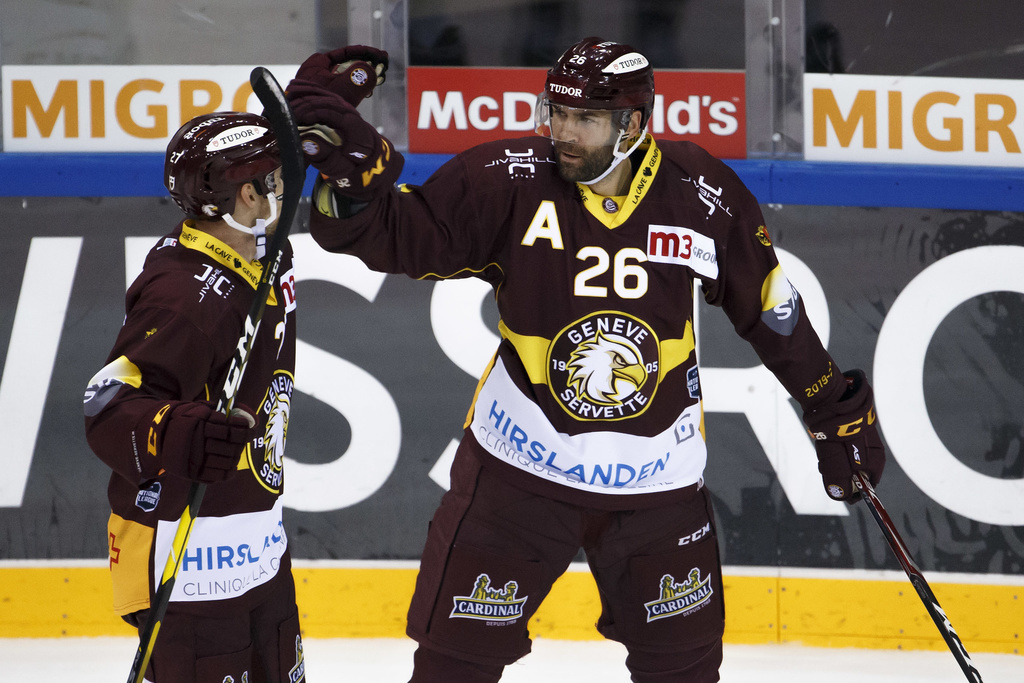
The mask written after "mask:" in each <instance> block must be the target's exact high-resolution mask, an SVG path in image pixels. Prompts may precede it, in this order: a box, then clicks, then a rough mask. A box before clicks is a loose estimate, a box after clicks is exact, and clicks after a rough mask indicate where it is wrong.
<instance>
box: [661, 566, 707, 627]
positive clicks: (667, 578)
mask: <svg viewBox="0 0 1024 683" xmlns="http://www.w3.org/2000/svg"><path fill="white" fill-rule="evenodd" d="M714 592H715V590H714V589H713V588H712V587H711V575H710V574H708V575H707V576H705V577H704V578H703V579H702V578H700V569H698V568H697V567H694V568H693V569H691V570H690V574H689V576H687V577H686V580H685V581H683V582H681V583H677V582H676V579H675V577H674V576H672V575H671V574H665V575H664V576H662V577H661V597H659V598H658V599H657V600H652V601H651V602H645V603H644V607H645V608H646V609H647V623H648V624H649V623H651V622H652V621H657V620H658V619H666V618H668V617H674V616H676V615H680V614H681V615H686V614H689V613H691V612H694V611H696V610H698V609H700V608H701V607H703V606H704V605H705V604H706V603H707V601H708V600H709V599H710V598H711V596H712V594H714Z"/></svg>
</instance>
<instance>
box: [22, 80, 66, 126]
mask: <svg viewBox="0 0 1024 683" xmlns="http://www.w3.org/2000/svg"><path fill="white" fill-rule="evenodd" d="M62 112H63V113H64V137H66V138H77V137H78V81H67V80H64V81H58V83H57V88H56V90H54V91H53V99H52V100H50V106H48V107H44V106H43V103H42V102H40V101H39V94H38V93H37V92H36V89H35V87H34V86H33V85H32V81H21V80H19V81H11V124H12V126H11V128H12V131H13V133H14V137H16V138H27V137H28V115H29V114H31V115H32V118H33V119H34V120H35V122H36V125H37V126H38V127H39V134H40V135H42V136H43V137H44V138H48V137H50V135H51V134H52V133H53V128H54V126H56V125H57V117H59V116H60V115H61V113H62Z"/></svg>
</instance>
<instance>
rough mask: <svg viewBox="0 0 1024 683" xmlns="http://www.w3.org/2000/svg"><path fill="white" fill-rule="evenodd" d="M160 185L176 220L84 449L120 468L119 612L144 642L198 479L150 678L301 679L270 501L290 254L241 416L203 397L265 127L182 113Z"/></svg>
mask: <svg viewBox="0 0 1024 683" xmlns="http://www.w3.org/2000/svg"><path fill="white" fill-rule="evenodd" d="M164 183H165V184H166V186H167V189H168V190H169V192H170V194H171V197H172V198H173V199H174V200H175V201H176V202H177V204H178V206H180V207H181V209H182V211H183V212H184V213H185V215H186V218H185V220H184V221H183V222H181V223H180V224H179V225H178V226H177V227H175V228H174V229H173V230H172V231H171V232H170V233H168V234H167V235H165V236H163V237H161V238H160V239H159V240H157V241H156V243H155V245H154V246H153V248H152V249H151V250H150V252H149V255H148V256H147V257H146V261H145V265H144V267H143V270H142V273H141V274H140V275H139V276H138V278H137V279H136V280H135V281H134V282H133V283H132V285H131V286H130V287H129V289H128V293H127V297H126V306H125V310H126V315H125V320H124V325H123V326H122V328H121V330H120V332H119V333H118V335H117V340H116V341H115V343H114V347H113V349H112V350H111V352H110V355H109V356H108V358H107V365H106V366H105V367H104V368H103V369H101V370H100V371H99V372H98V373H97V374H96V376H95V377H93V378H92V380H91V381H90V383H89V388H88V390H87V391H86V395H85V428H86V436H87V438H88V441H89V445H90V446H91V448H92V449H93V451H94V452H95V453H96V455H97V456H99V458H100V459H101V460H103V462H105V463H106V464H107V465H108V466H109V467H110V468H111V469H112V470H113V472H112V474H111V477H110V483H109V486H108V490H107V492H108V498H109V500H110V506H111V515H110V520H109V523H108V539H109V547H110V571H111V577H112V579H113V587H114V609H115V611H116V613H117V614H119V615H121V616H122V617H123V618H124V619H125V621H127V622H128V623H130V624H132V625H133V626H136V627H138V628H139V629H140V631H141V629H142V628H143V627H144V626H145V624H146V621H147V616H148V608H149V606H150V601H151V599H152V597H153V592H154V590H155V586H156V585H157V584H158V583H159V581H160V575H161V572H162V571H163V567H164V562H165V561H166V558H167V555H168V552H169V550H170V548H171V542H172V538H173V536H174V534H175V530H176V527H177V520H178V519H179V518H180V517H181V515H182V511H183V510H184V508H185V502H186V497H187V494H188V490H189V487H190V484H191V482H193V481H198V482H205V483H206V484H207V485H208V486H207V489H206V494H205V497H204V499H203V503H202V506H201V507H200V510H199V517H198V518H197V519H196V521H195V525H194V527H193V529H192V533H191V538H190V542H189V546H188V548H187V549H186V550H185V552H184V553H183V556H182V560H181V570H180V573H179V574H178V578H177V581H176V583H175V585H174V591H173V593H172V594H171V598H170V599H171V602H170V604H169V606H168V609H167V613H166V615H165V617H164V620H163V621H162V623H161V625H160V631H159V637H158V638H157V639H156V644H155V648H154V651H153V655H152V658H151V660H150V666H149V669H148V671H147V673H146V678H147V680H149V681H155V682H156V683H169V682H170V683H182V682H190V681H195V682H196V683H223V682H224V681H249V683H256V682H257V681H265V682H275V683H276V682H295V681H302V680H305V679H304V671H305V664H304V661H303V654H302V641H301V638H300V636H299V615H298V609H297V607H296V603H295V586H294V582H293V579H292V574H291V560H290V556H289V552H288V539H287V536H286V535H285V531H284V527H283V526H282V514H281V513H282V506H281V499H280V497H281V493H282V491H283V488H284V472H283V469H282V468H283V464H284V448H285V436H286V434H287V431H288V421H289V412H290V405H291V397H292V393H293V386H294V377H293V372H294V369H295V291H294V282H295V279H294V272H293V269H292V253H291V248H290V246H287V245H286V247H285V252H284V254H283V257H282V262H281V266H280V273H281V274H280V275H279V276H278V278H277V282H275V283H274V284H273V289H272V291H271V293H270V295H269V300H268V302H267V306H266V309H265V313H264V316H263V319H262V322H261V324H260V326H259V329H258V332H257V334H256V337H255V340H254V341H253V344H252V349H251V352H250V355H249V359H248V363H247V365H246V368H245V373H244V375H243V378H242V381H241V384H240V386H239V388H238V390H237V393H236V396H235V404H234V405H235V406H236V408H235V409H234V410H232V412H231V416H230V417H229V416H226V415H224V414H223V413H221V412H218V411H217V410H215V409H214V403H213V402H214V401H215V400H216V398H217V396H218V393H219V392H220V391H221V388H222V387H223V386H224V382H225V377H226V374H227V371H228V368H229V364H230V361H231V359H232V356H233V354H234V353H235V349H236V347H237V345H238V342H239V337H240V336H241V335H242V332H243V329H244V325H245V322H246V318H247V314H248V312H249V309H250V306H251V304H252V301H253V297H254V295H255V290H256V286H257V283H258V282H259V280H260V275H261V272H262V264H261V263H260V261H259V258H261V257H262V256H263V251H265V248H266V240H267V235H268V234H273V230H274V228H275V227H276V221H277V216H278V211H279V204H280V196H281V194H282V192H283V185H282V181H281V156H280V152H279V150H278V146H277V140H276V138H275V136H274V133H273V131H272V129H271V125H270V123H269V121H267V120H266V119H264V118H263V117H261V116H256V115H254V114H248V113H239V112H218V113H213V114H207V115H203V116H199V117H197V118H194V119H192V120H191V121H189V122H188V123H186V124H185V125H184V126H182V127H181V129H180V130H178V132H177V133H175V135H174V136H173V137H172V139H171V141H170V143H169V144H168V147H167V156H166V162H165V166H164ZM239 406H241V407H239Z"/></svg>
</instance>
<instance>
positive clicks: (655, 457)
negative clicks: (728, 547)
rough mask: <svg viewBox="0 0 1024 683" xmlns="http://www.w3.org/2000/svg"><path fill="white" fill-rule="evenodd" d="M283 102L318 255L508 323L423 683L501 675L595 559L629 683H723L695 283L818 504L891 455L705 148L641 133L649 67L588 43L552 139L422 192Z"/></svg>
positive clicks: (476, 402)
mask: <svg viewBox="0 0 1024 683" xmlns="http://www.w3.org/2000/svg"><path fill="white" fill-rule="evenodd" d="M293 86H295V87H293V88H290V89H289V92H290V95H291V104H292V107H293V109H294V111H295V113H296V117H297V119H298V121H299V123H300V124H301V125H304V126H306V129H305V131H306V137H305V139H306V140H307V141H308V143H309V144H308V146H307V148H306V151H307V152H308V153H309V157H308V158H309V160H310V161H311V162H312V163H313V164H314V165H315V166H316V167H317V168H318V169H319V170H320V172H321V174H322V176H323V177H322V178H321V180H320V181H319V182H318V183H317V185H316V186H315V189H314V202H313V211H312V217H311V232H312V234H313V237H314V238H315V240H316V241H317V242H318V243H319V244H320V245H321V246H322V247H323V248H325V249H326V250H328V251H332V252H342V253H348V254H354V255H356V256H358V257H359V258H361V259H362V260H363V261H364V262H365V263H366V264H367V265H369V266H370V267H371V268H374V269H376V270H379V271H383V272H387V273H405V274H407V275H409V276H412V277H414V278H454V277H477V278H481V279H483V280H484V281H486V282H488V283H490V284H491V285H492V286H493V288H494V290H495V297H496V301H497V307H498V312H499V314H500V318H501V319H500V323H499V329H500V332H501V338H502V341H501V344H500V346H499V347H498V349H497V351H496V354H495V356H494V359H493V361H492V363H491V364H490V366H489V367H488V368H487V370H486V371H485V373H484V375H483V377H482V378H481V380H480V384H479V385H478V389H477V392H476V395H475V396H474V398H473V403H472V407H471V410H470V412H469V416H468V418H467V421H466V424H465V434H464V436H463V438H462V442H461V444H460V446H459V449H458V451H457V453H456V455H455V461H454V463H453V465H452V471H451V489H450V491H449V492H448V493H447V494H446V495H445V496H444V498H443V499H442V502H441V504H440V507H439V509H438V510H437V512H436V514H435V516H434V518H433V521H432V523H431V525H430V528H429V532H428V536H427V541H426V547H425V549H424V552H423V557H422V563H421V568H420V573H419V576H418V580H417V584H416V591H415V595H414V597H413V600H412V605H411V607H410V610H409V620H408V628H407V630H408V634H409V635H410V636H411V637H412V638H413V639H415V640H416V641H417V642H418V643H419V647H418V649H417V650H416V654H415V671H414V674H413V677H412V681H414V682H415V683H421V682H431V683H441V682H447V681H459V682H460V683H470V682H477V681H479V682H484V681H497V680H498V679H499V678H500V677H501V673H502V669H503V667H504V666H506V665H508V664H510V663H512V662H514V661H516V660H517V659H519V658H520V657H522V656H523V655H525V654H526V653H527V652H529V650H530V638H529V634H528V632H527V622H528V621H529V619H530V617H531V616H532V615H533V614H534V613H535V612H536V610H537V607H538V606H539V605H540V603H541V601H542V600H543V599H544V597H545V596H546V595H547V594H548V592H549V590H550V589H551V586H552V584H553V583H554V581H555V579H557V578H558V577H559V575H561V574H562V573H563V572H564V571H565V570H566V568H567V567H568V565H569V563H570V562H571V561H572V560H573V559H574V557H575V556H576V554H577V551H578V550H579V549H580V548H583V550H584V552H585V553H586V557H587V560H588V562H589V565H590V568H591V570H592V572H593V575H594V578H595V579H596V582H597V585H598V587H599V588H600V595H601V604H602V614H601V617H600V619H599V621H598V624H597V627H598V630H599V631H600V632H601V633H602V634H604V635H605V636H606V637H608V638H610V639H613V640H616V641H619V642H621V643H623V644H624V645H625V646H626V649H627V651H628V656H627V659H626V666H627V667H628V669H629V671H630V674H631V676H632V680H633V681H638V682H640V683H653V682H655V681H687V682H688V683H695V682H709V681H717V680H719V673H718V671H719V666H720V664H721V660H722V633H723V628H724V607H723V602H722V598H723V590H722V575H721V567H720V562H719V553H718V539H717V535H716V532H715V524H714V516H713V514H712V509H711V499H710V496H709V495H708V491H707V488H706V487H705V485H704V479H703V472H704V467H705V463H706V458H707V449H706V442H705V429H704V420H703V410H702V404H701V385H700V376H699V372H698V368H697V362H696V354H695V353H694V347H695V340H694V332H693V310H692V309H693V288H694V280H695V279H698V278H699V279H700V282H701V289H702V293H703V296H704V299H705V300H706V301H707V302H708V303H709V304H712V305H714V306H719V307H721V308H722V309H723V310H724V311H725V313H726V315H727V316H728V318H729V319H730V321H731V322H732V324H733V325H734V327H735V329H736V332H737V333H738V334H739V335H740V336H741V337H742V338H744V339H746V340H747V341H748V342H749V343H750V344H751V345H752V346H753V348H754V349H755V351H756V352H757V353H758V355H759V357H760V359H761V360H762V361H763V363H764V364H765V365H766V366H767V367H768V368H769V369H770V370H771V371H772V372H773V373H774V374H775V376H776V377H778V379H779V381H780V382H781V383H782V385H783V386H784V387H785V388H786V389H787V390H788V392H789V393H790V394H791V395H792V396H793V398H795V399H796V400H797V401H798V402H799V404H800V406H801V407H802V408H803V410H804V418H805V421H806V423H807V425H808V426H809V428H810V430H811V432H812V433H813V434H814V438H815V439H816V441H815V444H816V446H817V454H818V458H819V461H820V467H819V469H820V471H821V474H822V480H823V483H824V485H825V488H826V491H827V492H828V495H830V496H831V497H832V498H834V499H836V500H845V501H849V500H851V499H852V496H853V495H854V494H853V492H852V490H851V489H852V482H851V479H852V476H853V472H854V471H855V470H860V471H864V472H866V473H867V474H868V476H869V478H870V479H871V481H872V482H877V481H878V479H879V477H880V476H881V473H882V468H883V466H884V457H885V456H884V452H883V450H882V445H881V441H880V438H879V436H878V433H877V429H876V424H875V417H874V411H873V406H872V394H871V389H870V387H869V385H868V382H867V380H866V378H865V377H864V374H863V373H862V372H859V371H851V372H848V373H846V374H845V375H844V373H843V372H842V371H840V369H839V368H838V367H837V365H836V364H835V363H834V362H833V360H832V358H831V357H830V356H829V354H828V352H827V351H826V350H825V349H824V348H823V347H822V344H821V342H820V341H819V339H818V337H817V336H816V335H815V333H814V331H813V329H812V327H811V325H810V323H809V321H808V320H807V315H806V312H805V310H804V307H803V304H802V302H801V299H800V297H799V296H798V295H797V293H796V290H795V289H794V288H793V287H792V286H791V285H790V283H789V281H788V280H787V278H786V276H785V274H784V273H783V272H782V270H781V268H780V267H779V262H778V260H777V259H776V256H775V253H774V250H773V248H772V245H771V240H770V238H769V237H768V232H767V230H766V228H765V222H764V218H763V217H762V215H761V211H760V209H759V207H758V203H757V201H756V199H755V198H754V197H753V195H752V194H751V193H750V192H749V191H748V190H747V189H746V188H745V187H744V186H743V184H742V183H741V182H740V180H739V179H738V178H737V176H736V175H735V174H734V173H733V172H732V171H731V170H730V169H729V168H728V167H727V166H726V165H724V164H723V163H721V162H720V161H718V160H717V159H715V158H713V157H712V156H710V155H709V154H708V153H707V152H705V151H704V150H703V149H701V148H700V147H698V146H697V145H694V144H691V143H687V142H657V141H655V140H654V139H653V138H652V136H651V135H649V134H648V133H647V125H648V122H649V121H650V117H651V112H652V109H653V105H654V78H653V72H652V69H651V66H650V64H649V63H648V60H647V59H646V58H645V57H644V56H643V55H642V54H640V53H638V52H637V51H636V50H634V49H633V48H632V47H629V46H628V45H622V44H617V43H614V42H608V41H604V40H601V39H599V38H587V39H585V40H582V41H580V42H579V43H577V44H576V45H573V46H572V47H571V48H569V49H568V50H567V51H566V52H565V53H564V54H563V55H562V56H561V57H560V58H559V59H558V62H557V63H556V64H555V66H554V67H553V68H552V69H551V70H550V71H549V72H548V76H547V81H546V85H545V89H544V92H543V94H542V95H541V97H540V99H539V102H538V107H537V133H538V136H536V137H527V138H521V139H514V140H502V141H500V142H493V143H485V144H481V145H479V146H476V147H473V148H472V149H469V150H467V151H465V152H463V153H461V154H458V155H456V156H455V157H454V158H453V159H451V160H450V161H448V162H447V163H445V164H444V165H443V166H442V167H441V168H440V169H438V171H437V172H436V173H434V174H433V175H432V176H431V177H430V179H428V180H427V181H426V182H425V183H424V184H423V185H422V186H420V187H411V186H402V187H401V188H395V187H393V186H392V183H393V180H394V178H395V177H396V176H397V170H395V169H396V167H397V168H399V169H400V164H401V159H400V157H399V156H398V154H397V153H396V152H395V151H394V150H393V149H392V148H391V145H390V144H389V143H388V141H387V140H385V139H383V138H382V137H381V136H380V135H378V134H377V132H376V131H375V130H374V129H373V127H372V126H369V125H367V124H365V123H363V122H362V121H361V120H360V119H359V117H358V115H357V114H355V112H354V111H353V110H352V108H351V107H348V106H347V105H346V104H345V102H344V101H342V100H341V99H340V98H338V97H336V96H334V95H332V93H331V92H330V91H329V89H327V88H325V87H323V86H317V85H314V84H310V83H294V82H293ZM332 140H333V141H335V143H336V144H335V143H332V142H330V141H332ZM681 539H682V540H681Z"/></svg>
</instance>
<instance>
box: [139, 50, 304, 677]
mask: <svg viewBox="0 0 1024 683" xmlns="http://www.w3.org/2000/svg"><path fill="white" fill-rule="evenodd" d="M249 83H250V85H252V89H253V92H255V93H256V97H258V98H259V100H260V102H261V103H262V104H263V108H264V111H263V115H264V116H265V117H266V118H267V119H268V120H269V121H270V125H271V127H272V128H273V129H274V135H275V136H276V137H277V145H278V149H280V150H281V176H282V180H283V181H284V199H283V201H282V202H281V216H280V218H279V219H278V221H277V227H276V228H275V230H274V234H273V236H272V237H271V238H270V242H269V244H268V245H267V255H266V257H265V259H264V262H263V274H262V276H261V277H260V281H259V284H257V286H256V295H255V298H254V299H253V302H252V306H251V307H250V308H249V314H248V316H247V317H246V319H245V330H244V331H243V332H242V336H241V337H239V339H238V345H237V346H236V347H235V354H234V356H233V357H232V359H231V364H230V366H229V367H228V373H227V379H226V380H225V382H224V388H223V389H221V392H220V396H219V397H218V398H217V410H219V411H221V412H224V413H230V412H231V407H232V405H234V402H235V394H236V393H237V391H238V387H239V385H240V384H241V382H242V375H243V374H244V373H245V366H246V363H247V362H248V361H249V351H250V350H251V349H252V343H253V340H254V339H255V338H256V332H257V331H258V330H259V326H260V320H262V319H263V312H264V311H265V310H266V307H267V297H268V296H269V295H270V291H271V289H272V288H273V286H274V280H275V279H276V278H277V272H278V269H279V268H280V267H281V256H282V250H283V248H284V245H285V242H286V240H287V239H288V233H289V232H290V231H291V227H292V221H293V220H294V218H295V211H296V209H297V208H298V205H299V199H301V197H302V186H303V184H304V183H305V179H306V172H305V162H304V160H303V156H302V143H301V142H300V141H299V132H298V129H297V128H296V125H295V118H294V117H293V116H292V111H291V108H290V107H289V106H288V100H286V99H285V96H284V91H283V90H282V89H281V86H280V85H279V84H278V82H277V80H275V79H274V76H273V75H272V74H271V73H270V71H268V70H267V69H266V68H264V67H262V66H258V67H256V68H255V69H253V70H252V73H250V74H249ZM205 493H206V484H204V483H202V482H193V483H192V486H191V487H190V488H189V492H188V499H187V502H186V505H185V511H184V512H183V513H182V515H181V519H179V520H178V526H177V530H176V531H175V534H174V541H173V543H172V545H171V551H170V553H169V554H168V556H167V562H166V564H165V565H164V572H163V575H162V576H161V578H160V585H159V586H158V587H157V590H156V594H155V595H154V597H153V601H152V604H151V605H150V610H149V617H148V619H147V621H146V626H145V628H144V629H143V630H142V634H141V636H140V637H139V649H138V650H137V651H136V653H135V661H134V662H132V670H131V673H130V674H129V676H128V683H142V681H143V678H144V676H145V674H146V668H147V667H148V666H149V660H150V657H151V656H152V655H153V647H154V646H155V645H156V638H157V635H159V633H160V624H161V623H162V621H163V618H164V615H165V614H166V612H167V604H168V603H169V602H170V600H171V593H172V592H173V591H174V583H175V580H176V579H177V576H178V570H179V568H180V567H181V558H182V556H183V555H184V554H185V549H186V548H187V547H188V539H189V536H190V535H191V533H192V527H193V525H194V524H195V521H196V517H197V516H198V515H199V506H200V505H201V504H202V502H203V495H204V494H205Z"/></svg>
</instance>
